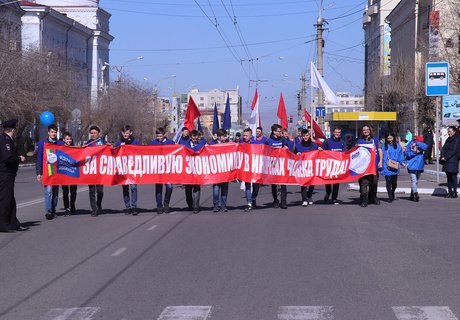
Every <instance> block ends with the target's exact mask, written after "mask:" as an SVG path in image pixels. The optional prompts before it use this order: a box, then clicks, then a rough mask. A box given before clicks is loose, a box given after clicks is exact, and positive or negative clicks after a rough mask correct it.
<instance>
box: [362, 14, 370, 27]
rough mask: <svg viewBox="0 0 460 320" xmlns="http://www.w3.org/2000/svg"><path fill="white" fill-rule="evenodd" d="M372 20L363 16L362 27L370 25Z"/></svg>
mask: <svg viewBox="0 0 460 320" xmlns="http://www.w3.org/2000/svg"><path fill="white" fill-rule="evenodd" d="M371 21H372V18H371V17H370V16H368V15H367V14H366V15H364V16H363V25H366V24H369V23H371Z"/></svg>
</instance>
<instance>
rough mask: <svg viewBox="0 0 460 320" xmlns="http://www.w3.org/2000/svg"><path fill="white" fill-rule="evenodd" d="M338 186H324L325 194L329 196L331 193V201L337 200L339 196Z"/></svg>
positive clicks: (338, 184) (337, 184)
mask: <svg viewBox="0 0 460 320" xmlns="http://www.w3.org/2000/svg"><path fill="white" fill-rule="evenodd" d="M339 186H340V183H334V184H326V193H327V194H331V191H332V200H337V197H338V196H339Z"/></svg>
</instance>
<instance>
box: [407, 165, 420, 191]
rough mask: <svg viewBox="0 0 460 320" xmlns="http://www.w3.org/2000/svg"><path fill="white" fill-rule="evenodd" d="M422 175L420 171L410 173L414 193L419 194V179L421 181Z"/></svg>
mask: <svg viewBox="0 0 460 320" xmlns="http://www.w3.org/2000/svg"><path fill="white" fill-rule="evenodd" d="M420 174H421V172H420V171H419V170H411V172H409V175H410V182H411V189H412V192H414V193H415V192H418V191H417V184H418V179H420Z"/></svg>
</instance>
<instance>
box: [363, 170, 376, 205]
mask: <svg viewBox="0 0 460 320" xmlns="http://www.w3.org/2000/svg"><path fill="white" fill-rule="evenodd" d="M378 179H379V178H378V174H368V175H367V176H364V177H362V178H360V179H359V193H360V196H361V200H366V201H367V200H369V201H370V202H372V201H374V200H375V199H377V187H378V181H379V180H378Z"/></svg>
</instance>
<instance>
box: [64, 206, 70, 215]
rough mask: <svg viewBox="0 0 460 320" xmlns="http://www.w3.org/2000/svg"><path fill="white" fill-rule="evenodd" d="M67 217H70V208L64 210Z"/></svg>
mask: <svg viewBox="0 0 460 320" xmlns="http://www.w3.org/2000/svg"><path fill="white" fill-rule="evenodd" d="M67 216H70V209H69V208H65V209H64V217H67Z"/></svg>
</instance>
